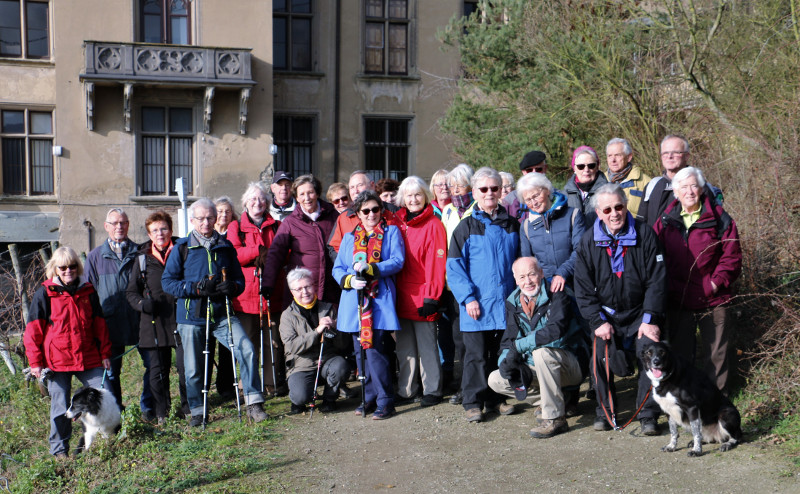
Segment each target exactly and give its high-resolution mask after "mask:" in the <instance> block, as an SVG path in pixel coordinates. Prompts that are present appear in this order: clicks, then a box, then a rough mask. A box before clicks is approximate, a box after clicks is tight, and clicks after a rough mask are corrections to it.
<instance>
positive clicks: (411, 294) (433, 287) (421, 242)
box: [397, 204, 447, 321]
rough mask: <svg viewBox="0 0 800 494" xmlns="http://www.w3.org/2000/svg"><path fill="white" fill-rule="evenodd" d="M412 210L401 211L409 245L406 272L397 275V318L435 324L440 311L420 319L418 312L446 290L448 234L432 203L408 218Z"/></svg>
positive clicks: (407, 246)
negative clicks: (424, 304)
mask: <svg viewBox="0 0 800 494" xmlns="http://www.w3.org/2000/svg"><path fill="white" fill-rule="evenodd" d="M408 214H409V213H408V209H406V208H402V209H400V210H399V211H398V212H397V219H398V220H399V221H400V230H401V231H402V232H403V241H404V242H405V244H406V261H405V264H404V265H403V270H402V271H400V274H398V275H397V285H398V286H400V287H401V290H400V291H399V292H398V293H397V316H398V317H400V318H401V319H410V320H412V321H435V320H437V319H439V313H438V312H436V313H435V314H432V315H430V316H427V317H420V315H419V313H418V312H417V309H418V308H420V307H422V304H423V303H424V301H425V299H430V300H435V301H439V299H440V298H441V296H442V291H443V290H444V283H445V281H444V278H445V269H446V263H447V234H446V233H445V231H444V225H442V222H441V221H439V218H437V217H436V215H435V214H434V213H433V206H431V205H430V204H428V205H427V206H426V207H425V209H423V210H422V212H421V213H420V214H419V215H417V216H415V217H413V218H412V219H411V220H408V221H407V220H406V219H407V218H408Z"/></svg>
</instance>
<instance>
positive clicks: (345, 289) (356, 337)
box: [333, 191, 405, 420]
mask: <svg viewBox="0 0 800 494" xmlns="http://www.w3.org/2000/svg"><path fill="white" fill-rule="evenodd" d="M353 209H354V210H355V211H356V212H357V214H358V219H359V220H360V221H361V222H360V223H359V224H358V226H356V228H355V229H354V230H353V231H352V232H351V233H347V234H345V236H344V237H343V238H342V244H341V246H340V247H339V254H338V256H337V257H336V262H335V263H334V265H333V278H334V279H335V280H336V281H337V282H338V283H339V285H340V286H341V287H342V296H341V299H340V302H339V321H338V325H337V327H338V329H339V331H343V332H346V333H352V335H353V347H354V348H355V351H356V357H357V360H358V368H359V369H360V370H361V371H362V372H364V371H366V372H365V376H366V381H365V383H364V385H365V386H366V393H365V394H366V409H363V408H361V407H360V406H359V408H357V409H356V415H363V414H365V413H369V412H370V411H372V410H374V412H375V413H374V414H373V415H372V418H373V419H375V420H382V419H385V418H389V417H391V416H392V415H393V414H394V390H393V388H392V377H391V375H390V374H389V358H390V357H391V355H390V354H389V352H388V351H387V349H386V340H387V339H389V338H391V335H390V334H389V333H388V332H389V331H396V330H398V329H400V321H399V320H398V319H397V312H396V311H395V300H396V298H397V295H396V290H395V275H396V274H397V273H398V272H399V271H400V270H401V269H402V268H403V261H404V260H405V246H404V244H403V237H402V234H401V233H400V230H399V229H398V228H397V227H396V226H392V225H387V224H386V222H385V221H384V220H383V216H382V214H383V203H382V202H381V199H380V197H378V195H377V194H375V192H372V191H364V192H362V193H360V194H359V195H358V196H357V197H356V198H355V201H354V203H353ZM357 275H358V276H357ZM360 301H361V306H362V308H361V309H359V302H360ZM359 345H361V346H359ZM361 347H363V348H364V349H365V350H366V354H367V362H366V369H365V364H364V363H363V362H362V361H361V352H360V349H361Z"/></svg>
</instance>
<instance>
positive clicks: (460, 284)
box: [447, 167, 519, 422]
mask: <svg viewBox="0 0 800 494" xmlns="http://www.w3.org/2000/svg"><path fill="white" fill-rule="evenodd" d="M502 183H503V181H502V179H501V178H500V175H499V174H498V173H497V172H496V171H495V170H493V169H491V168H485V167H484V168H481V169H480V170H478V171H477V172H475V175H473V176H472V191H473V193H474V194H475V199H476V201H477V205H476V207H475V209H474V211H473V212H472V215H470V216H468V217H466V218H464V220H462V221H461V223H459V225H458V227H456V230H455V232H453V237H452V239H451V240H450V249H449V251H448V253H447V280H448V283H449V285H450V290H452V292H453V295H454V296H455V298H456V300H458V303H459V306H460V309H461V318H460V322H461V328H460V329H461V337H462V338H463V341H464V348H465V351H464V360H463V363H464V369H463V373H462V376H461V390H462V393H463V406H464V410H466V418H467V420H468V421H469V422H480V421H482V420H483V412H482V409H483V408H484V405H485V406H486V411H487V412H490V411H495V410H497V407H498V405H499V404H500V403H502V402H503V401H504V399H503V397H502V396H500V395H498V394H497V393H496V392H494V391H493V390H492V389H491V388H489V386H488V384H487V377H488V376H489V373H490V372H491V371H493V370H494V369H496V368H497V356H498V355H497V353H498V350H499V348H500V339H501V337H502V336H503V331H504V330H505V328H506V311H505V300H506V298H507V297H508V296H509V295H510V294H511V292H512V291H514V288H515V286H516V284H515V282H514V276H513V275H512V273H511V269H510V268H511V265H512V263H513V262H514V260H515V259H516V258H517V257H519V222H518V221H517V220H516V219H515V218H513V217H511V216H509V214H508V212H507V211H506V209H505V208H504V207H503V206H501V205H500V187H501V185H502Z"/></svg>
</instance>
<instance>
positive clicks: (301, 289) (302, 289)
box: [291, 285, 314, 293]
mask: <svg viewBox="0 0 800 494" xmlns="http://www.w3.org/2000/svg"><path fill="white" fill-rule="evenodd" d="M291 290H292V291H293V292H297V293H300V292H313V291H314V287H313V286H311V285H305V286H298V287H297V288H292V289H291Z"/></svg>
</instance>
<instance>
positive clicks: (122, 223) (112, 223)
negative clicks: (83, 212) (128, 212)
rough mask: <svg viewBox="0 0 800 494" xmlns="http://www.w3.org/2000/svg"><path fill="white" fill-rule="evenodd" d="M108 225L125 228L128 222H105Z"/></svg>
mask: <svg viewBox="0 0 800 494" xmlns="http://www.w3.org/2000/svg"><path fill="white" fill-rule="evenodd" d="M106 223H108V224H109V225H113V226H115V227H117V226H126V225H127V224H128V223H130V221H106Z"/></svg>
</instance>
